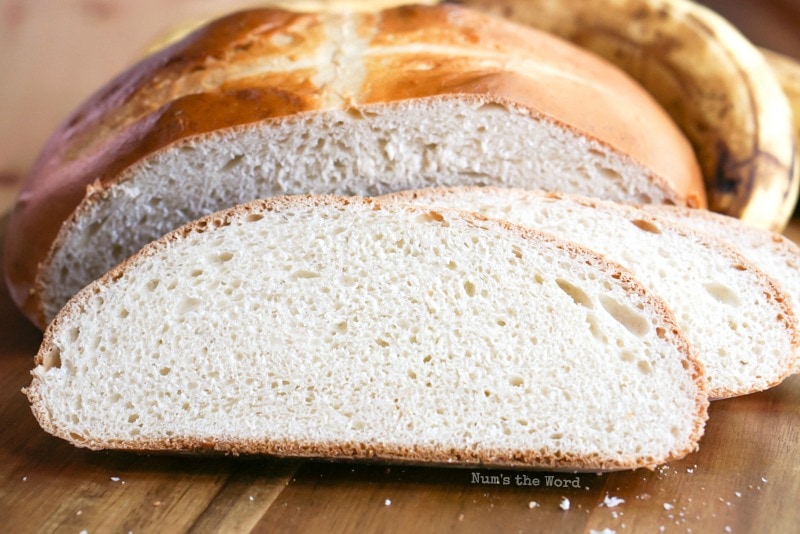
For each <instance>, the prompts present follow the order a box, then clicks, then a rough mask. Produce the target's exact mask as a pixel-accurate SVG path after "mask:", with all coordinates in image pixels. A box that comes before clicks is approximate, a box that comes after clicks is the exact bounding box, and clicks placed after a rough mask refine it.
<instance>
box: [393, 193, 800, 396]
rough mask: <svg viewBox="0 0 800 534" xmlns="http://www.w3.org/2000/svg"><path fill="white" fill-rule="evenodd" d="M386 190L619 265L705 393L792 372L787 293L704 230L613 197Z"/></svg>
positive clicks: (773, 380)
mask: <svg viewBox="0 0 800 534" xmlns="http://www.w3.org/2000/svg"><path fill="white" fill-rule="evenodd" d="M390 198H391V199H394V200H395V201H401V202H411V203H413V204H417V205H422V206H436V207H447V208H458V209H464V210H470V211H475V212H478V213H481V214H483V215H486V216H491V217H498V218H502V219H505V220H508V221H510V222H513V223H516V224H521V225H523V226H527V227H531V228H536V229H538V230H542V231H548V232H553V233H554V234H556V235H558V236H559V237H562V238H564V239H568V240H571V241H575V242H577V243H581V244H583V245H585V246H587V247H589V248H592V249H593V250H595V251H597V252H600V253H601V254H605V255H607V256H608V257H609V258H610V259H612V260H614V261H617V262H619V263H620V264H621V265H624V266H625V267H627V268H629V269H630V270H631V272H633V274H634V276H636V278H637V279H639V280H640V281H641V282H643V283H644V285H645V286H646V287H648V288H649V289H651V290H652V291H653V293H655V294H657V295H659V296H660V297H662V298H663V299H664V301H665V302H666V303H667V305H668V306H669V307H670V308H671V309H672V310H673V311H674V312H675V315H676V317H677V320H678V324H679V325H680V327H681V328H682V329H683V330H684V332H685V333H686V336H687V338H688V339H689V341H690V342H691V343H692V345H693V346H695V347H696V348H697V349H698V353H699V357H700V359H701V361H702V362H703V364H704V365H705V368H706V372H707V374H708V380H709V384H710V395H711V397H712V398H723V397H730V396H734V395H743V394H746V393H752V392H755V391H759V390H762V389H766V388H768V387H771V386H774V385H776V384H778V383H780V382H781V381H782V380H783V379H784V378H786V377H787V376H789V375H790V374H791V372H792V369H793V366H794V362H795V360H796V358H797V354H798V350H799V349H798V344H799V341H798V333H797V330H796V318H795V315H794V312H793V310H792V307H791V305H790V304H789V297H788V295H786V294H785V293H784V292H783V290H782V289H781V288H780V287H779V286H778V284H776V283H775V281H774V280H773V279H772V278H770V277H768V276H767V275H766V274H764V273H763V272H762V271H761V270H759V269H758V268H757V267H756V266H755V265H754V264H753V263H752V262H750V261H749V260H747V259H746V258H745V257H744V256H742V255H741V254H740V253H739V252H737V251H736V250H735V249H734V248H732V247H731V246H730V245H729V244H728V243H727V242H725V241H722V240H719V239H716V238H714V237H712V236H711V235H708V234H706V233H705V232H703V233H699V232H696V231H693V230H692V229H691V228H690V227H688V226H685V225H681V224H678V223H676V222H674V221H672V220H670V219H667V218H659V217H655V216H653V215H650V214H648V213H646V212H644V211H642V210H638V209H635V208H633V207H628V206H622V205H619V204H615V203H613V202H604V201H596V200H590V199H587V198H582V197H574V196H573V197H570V196H567V195H556V194H549V195H548V194H544V193H538V192H533V191H523V190H513V189H496V188H479V187H476V188H453V189H430V190H426V191H418V192H414V191H410V192H406V193H401V194H396V195H390ZM387 200H388V199H387Z"/></svg>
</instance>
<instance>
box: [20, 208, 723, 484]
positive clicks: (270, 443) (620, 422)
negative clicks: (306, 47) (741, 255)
mask: <svg viewBox="0 0 800 534" xmlns="http://www.w3.org/2000/svg"><path fill="white" fill-rule="evenodd" d="M510 288H513V289H512V290H509V289H510ZM36 362H37V367H36V368H35V369H34V371H33V381H32V384H31V385H30V387H29V388H28V389H27V394H28V397H29V398H30V401H31V402H32V408H33V412H34V413H35V415H36V417H37V418H38V420H39V422H40V423H41V425H42V427H43V428H44V429H45V430H47V431H48V432H51V433H52V434H54V435H56V436H60V437H62V438H64V439H66V440H69V441H70V442H72V443H74V444H75V445H78V446H83V447H89V448H92V449H103V448H109V449H134V450H192V451H194V450H203V449H213V450H216V451H224V452H229V453H234V454H245V453H260V454H269V455H278V456H299V457H324V458H334V459H335V458H353V459H380V460H389V461H400V462H421V463H428V462H430V463H441V464H481V465H509V466H527V467H547V468H568V469H590V470H606V469H621V468H635V467H640V466H651V467H652V466H655V465H657V464H660V463H662V462H665V461H668V460H670V459H675V458H678V457H681V456H683V455H685V454H686V453H688V452H690V451H692V450H693V449H695V447H696V446H697V442H698V439H699V437H700V436H701V434H702V430H703V427H704V423H705V420H706V410H707V405H708V398H707V389H706V381H705V378H704V376H703V371H702V365H701V364H700V363H698V361H697V359H696V355H695V353H694V351H693V349H691V348H690V345H689V344H688V342H687V341H686V339H685V338H684V336H683V334H682V333H681V331H680V330H679V329H678V327H677V325H676V323H675V319H674V317H673V315H672V313H671V312H670V311H669V310H668V309H667V308H666V306H665V305H664V303H663V301H661V300H660V299H658V298H657V297H654V296H652V295H651V294H650V293H649V292H647V291H646V290H645V289H644V288H643V287H642V286H641V285H640V284H639V283H638V282H637V281H635V280H634V279H633V278H632V277H631V276H630V274H629V273H628V272H627V271H625V270H624V269H622V268H621V267H619V266H618V265H616V264H613V263H610V262H609V261H607V260H606V259H604V258H603V257H601V256H599V255H597V254H595V253H593V252H591V251H589V250H588V249H584V248H583V247H580V246H578V245H575V244H573V243H569V242H566V241H562V240H559V239H557V238H555V237H553V236H550V235H548V234H544V233H539V232H534V231H532V230H527V229H524V228H521V227H515V226H512V225H509V224H507V223H503V222H500V221H493V220H490V219H485V218H482V217H479V216H476V215H471V214H466V213H462V212H458V211H452V212H451V211H447V210H442V211H435V210H430V209H422V208H415V207H411V206H403V205H396V206H383V205H381V204H379V203H378V202H375V201H369V200H364V199H360V198H357V197H352V198H349V199H347V198H342V197H312V196H309V197H282V198H273V199H270V200H265V201H256V202H254V203H250V204H247V205H242V206H239V207H236V208H233V209H231V210H229V211H226V212H222V213H218V214H215V215H212V216H210V217H208V218H205V219H202V220H200V221H198V222H194V223H192V224H190V225H188V226H186V227H184V228H182V229H179V230H177V231H176V232H174V233H171V234H169V235H167V236H166V237H164V238H162V239H161V240H159V241H157V242H154V243H152V244H150V245H148V246H147V247H145V248H144V249H143V250H142V251H141V252H139V253H138V254H136V255H135V256H133V257H132V258H131V259H129V260H128V261H127V262H125V263H123V264H122V265H121V266H118V267H116V268H115V269H113V270H112V271H110V272H109V273H108V274H106V275H105V276H104V277H103V278H101V279H100V280H99V281H96V282H95V283H93V284H91V285H90V286H88V287H87V288H85V289H84V290H83V291H81V292H80V293H79V294H78V295H77V296H76V297H75V298H74V299H72V300H71V301H70V302H69V303H68V304H67V305H66V306H65V307H64V308H63V309H62V311H61V312H60V313H59V315H58V316H57V317H56V319H55V320H54V321H53V322H52V323H51V324H50V325H49V326H48V328H47V330H46V331H45V337H44V341H43V344H42V347H41V350H40V351H39V353H38V355H37V357H36Z"/></svg>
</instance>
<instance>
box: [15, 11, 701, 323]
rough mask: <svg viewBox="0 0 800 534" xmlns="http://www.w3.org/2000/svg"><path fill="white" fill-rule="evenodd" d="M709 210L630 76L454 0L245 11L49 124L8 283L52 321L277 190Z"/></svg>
mask: <svg viewBox="0 0 800 534" xmlns="http://www.w3.org/2000/svg"><path fill="white" fill-rule="evenodd" d="M455 184H478V185H489V184H491V185H504V186H506V185H507V186H517V187H533V188H541V189H550V190H563V191H577V192H582V193H585V194H589V195H592V196H598V197H606V198H613V199H616V200H621V201H629V202H638V203H645V202H654V203H673V204H681V205H682V204H690V205H699V206H704V205H705V196H704V190H703V182H702V178H701V176H700V171H699V167H698V165H697V162H696V159H695V156H694V153H693V152H692V149H691V147H690V145H689V143H688V141H687V140H686V139H685V138H684V137H683V135H682V134H681V132H680V131H679V130H678V128H677V127H676V126H675V125H674V124H673V123H672V122H671V120H670V118H669V117H668V116H667V115H666V113H665V112H664V111H663V110H662V109H661V108H660V107H659V106H658V105H657V103H655V101H654V100H653V99H652V98H651V97H650V96H649V95H648V94H647V93H646V92H645V91H644V90H643V89H642V88H641V87H639V86H638V85H637V84H636V83H635V82H633V81H632V80H631V79H629V78H628V77H627V76H626V75H624V74H623V73H622V72H621V71H618V70H617V69H616V68H614V67H612V66H610V65H608V64H606V63H604V62H603V61H601V60H599V59H597V58H595V57H594V56H591V55H589V54H588V53H586V52H583V51H581V50H579V49H578V48H576V47H574V46H572V45H569V44H567V43H566V42H563V41H560V40H558V39H556V38H554V37H551V36H549V35H546V34H543V33H539V32H537V31H535V30H531V29H529V28H525V27H522V26H516V25H514V24H513V23H510V22H507V21H503V20H500V19H494V18H491V17H490V16H487V15H483V14H479V13H476V12H473V11H469V10H466V9H463V8H459V7H456V6H437V7H428V8H425V7H420V6H416V7H403V8H398V9H392V10H388V11H383V12H380V13H369V14H366V13H360V14H343V13H329V14H324V15H321V14H320V15H317V14H295V13H290V12H286V11H278V10H253V11H247V12H243V13H237V14H233V15H230V16H228V17H226V18H223V19H220V20H217V21H214V22H212V23H210V24H209V25H207V26H205V27H203V28H200V29H198V30H197V31H195V32H194V33H192V34H191V35H189V36H188V37H186V38H185V39H184V40H182V41H180V42H178V43H176V44H174V45H172V46H171V47H169V48H167V49H165V50H163V51H161V52H159V53H157V54H155V55H153V56H150V57H148V58H146V59H144V60H143V61H142V62H141V63H139V64H137V65H136V66H134V67H132V68H131V69H130V70H128V71H126V72H125V73H123V74H121V75H120V76H119V77H118V78H117V79H115V80H113V81H112V82H110V83H109V84H108V85H107V86H106V87H105V88H103V89H102V90H101V91H100V92H98V93H97V95H95V96H94V97H92V98H91V99H89V100H88V101H87V102H86V103H85V104H84V105H83V106H81V107H80V108H79V109H78V110H77V111H76V112H75V113H74V114H73V115H72V116H71V117H70V118H69V119H68V120H67V121H66V123H65V124H64V125H63V126H62V127H61V128H60V129H59V130H58V131H57V132H56V133H55V134H54V135H53V137H52V139H51V140H50V141H49V143H48V144H47V146H46V147H45V148H44V150H43V153H42V154H41V156H40V158H39V160H38V162H37V164H36V165H35V167H34V169H33V170H32V172H31V174H30V176H29V177H28V181H27V183H26V185H25V188H24V190H23V192H22V194H21V196H20V202H19V203H18V205H17V207H16V209H15V211H14V213H13V215H12V218H11V220H10V221H9V231H8V233H7V235H8V236H9V239H8V240H7V242H6V252H5V258H6V273H7V279H8V282H9V287H10V291H11V294H12V296H13V298H14V300H15V302H17V303H18V304H19V305H20V306H21V307H22V308H23V309H24V310H25V312H26V314H27V315H28V316H29V317H31V319H32V320H33V321H34V322H35V323H37V324H38V325H39V326H40V327H43V326H44V325H45V324H46V323H47V322H48V321H49V320H51V319H52V318H53V317H54V316H55V314H56V313H57V312H58V310H59V309H60V308H61V306H63V305H64V303H65V302H66V301H67V300H68V299H69V298H70V297H71V296H72V295H74V294H75V293H76V292H77V291H78V290H80V289H81V288H82V287H84V286H85V285H86V284H88V283H89V282H91V281H92V280H95V279H96V278H98V277H100V276H101V275H102V274H104V273H105V272H106V271H107V270H108V269H110V268H111V267H113V266H114V265H116V264H118V263H119V262H121V261H122V260H124V259H125V258H127V257H128V256H129V255H131V254H133V253H134V252H136V251H137V250H138V249H139V248H141V247H142V246H144V245H145V244H147V243H148V242H150V241H152V240H154V239H156V238H158V237H160V236H162V235H163V234H165V233H166V232H168V231H170V230H173V229H175V228H177V227H178V226H180V225H182V224H184V223H187V222H189V221H191V220H194V219H197V218H199V217H201V216H203V215H206V214H209V213H212V212H214V211H217V210H220V209H224V208H227V207H230V206H232V205H235V204H237V203H240V202H245V201H249V200H253V199H257V198H263V197H267V196H273V195H281V194H295V193H299V194H305V193H336V194H343V195H351V194H359V195H376V194H382V193H386V192H389V191H396V190H401V189H412V188H419V187H426V186H431V185H455Z"/></svg>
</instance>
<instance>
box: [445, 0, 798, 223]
mask: <svg viewBox="0 0 800 534" xmlns="http://www.w3.org/2000/svg"><path fill="white" fill-rule="evenodd" d="M458 3H460V4H463V5H465V6H468V7H472V8H475V9H479V10H482V11H485V12H489V13H493V14H495V15H499V16H504V17H506V18H509V19H511V20H514V21H516V22H518V23H521V24H526V25H529V26H532V27H534V28H538V29H541V30H544V31H547V32H550V33H554V34H556V35H559V36H561V37H563V38H566V39H568V40H571V41H573V42H574V43H576V44H578V45H579V46H582V47H584V48H587V49H589V50H592V51H594V52H595V53H597V54H599V55H600V56H603V57H605V58H606V59H607V60H609V61H611V62H612V63H615V64H616V65H617V66H619V67H620V68H622V69H623V70H625V71H627V72H628V74H630V75H631V76H632V77H633V78H634V79H636V80H637V81H639V83H641V84H642V85H643V86H644V87H645V88H646V89H647V90H648V91H650V92H651V93H652V94H653V96H654V97H655V98H656V100H658V101H659V103H661V105H662V106H663V107H664V108H665V109H666V110H667V112H668V113H669V114H670V115H671V116H672V117H673V120H675V122H676V124H678V126H679V127H680V128H681V129H682V130H683V131H684V133H685V134H686V136H687V138H689V140H690V141H691V142H692V145H693V146H694V148H695V152H696V153H697V156H698V160H699V162H700V165H701V167H702V169H703V174H704V178H705V180H706V186H707V190H708V195H709V204H710V208H711V209H713V210H715V211H720V212H722V213H726V214H729V215H733V216H736V217H740V218H742V219H743V220H745V221H747V222H749V223H751V224H753V225H755V226H759V227H762V228H769V229H772V230H781V229H782V228H783V227H784V226H785V225H786V223H787V222H788V220H789V218H790V217H791V215H792V212H793V210H794V206H795V204H796V202H797V194H798V186H799V185H800V174H798V164H797V161H796V158H795V153H796V145H795V140H794V126H793V122H792V115H791V110H790V107H789V102H788V100H787V98H786V95H785V94H784V92H783V90H782V89H781V86H780V84H779V83H778V80H777V78H776V76H775V74H774V73H773V71H772V69H771V68H770V66H769V65H768V64H767V62H766V60H765V59H764V56H763V55H762V54H761V53H760V52H759V51H758V50H757V49H756V48H755V46H753V45H752V44H751V43H750V42H749V41H748V40H747V39H746V38H745V37H744V36H743V35H742V34H741V33H740V32H739V31H738V30H736V29H735V28H734V27H733V26H732V25H731V24H729V23H728V22H727V21H726V20H725V19H723V18H722V17H720V16H719V15H717V14H716V13H714V12H713V11H711V10H709V9H708V8H705V7H703V6H700V5H697V4H694V3H692V2H688V1H686V0H595V1H592V2H586V1H584V0H562V1H553V0H461V1H459V2H458Z"/></svg>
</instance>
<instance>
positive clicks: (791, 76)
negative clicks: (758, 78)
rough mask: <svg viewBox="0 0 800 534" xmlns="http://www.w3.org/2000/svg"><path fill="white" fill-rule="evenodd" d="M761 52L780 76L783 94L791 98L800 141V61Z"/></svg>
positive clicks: (796, 132) (795, 127)
mask: <svg viewBox="0 0 800 534" xmlns="http://www.w3.org/2000/svg"><path fill="white" fill-rule="evenodd" d="M761 52H762V53H763V54H764V57H766V58H767V63H769V65H770V67H772V70H773V71H774V72H775V74H776V75H777V76H778V81H779V82H780V84H781V87H783V92H784V93H786V96H787V97H788V98H789V105H790V106H791V107H792V114H793V116H794V129H795V134H796V135H797V139H800V61H797V60H796V59H794V58H790V57H788V56H785V55H783V54H779V53H778V52H774V51H772V50H767V49H764V48H762V49H761Z"/></svg>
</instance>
